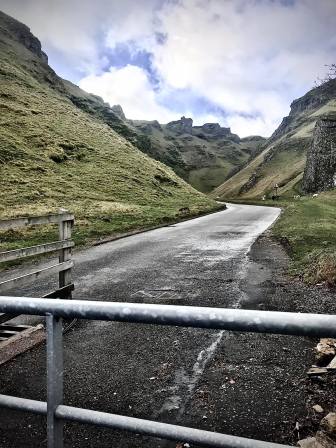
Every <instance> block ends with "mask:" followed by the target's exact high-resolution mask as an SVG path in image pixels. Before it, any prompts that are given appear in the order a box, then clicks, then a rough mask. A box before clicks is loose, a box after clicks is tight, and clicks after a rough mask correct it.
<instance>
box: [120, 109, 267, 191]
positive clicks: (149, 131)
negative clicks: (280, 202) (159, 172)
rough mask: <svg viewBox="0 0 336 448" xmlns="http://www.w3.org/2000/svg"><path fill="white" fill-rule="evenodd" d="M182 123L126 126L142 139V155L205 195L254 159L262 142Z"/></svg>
mask: <svg viewBox="0 0 336 448" xmlns="http://www.w3.org/2000/svg"><path fill="white" fill-rule="evenodd" d="M183 120H184V117H182V119H181V120H177V121H176V122H173V123H176V124H175V125H174V126H170V123H168V124H167V125H162V124H159V123H158V122H157V121H141V120H127V123H128V124H129V125H130V126H131V127H132V128H133V129H134V130H135V132H137V133H139V134H140V135H142V136H143V142H144V143H145V144H144V145H143V147H142V148H141V149H142V150H143V151H144V152H145V153H147V154H149V155H150V156H151V157H153V158H154V159H156V160H160V161H162V162H164V163H165V164H167V165H168V166H170V167H172V168H173V169H174V171H175V172H176V173H177V174H178V175H179V176H181V177H183V179H185V180H187V181H188V182H189V183H190V184H191V185H192V186H193V187H195V188H197V189H198V190H200V191H203V192H205V193H208V192H210V191H212V190H213V189H214V188H215V187H217V186H218V185H220V184H221V183H222V182H223V180H225V179H227V178H228V177H230V176H231V175H233V174H234V172H236V171H237V170H239V169H240V168H241V167H242V166H243V165H245V164H246V163H247V162H248V161H249V160H250V159H251V158H253V157H255V155H256V154H258V153H259V152H260V150H261V147H262V145H263V144H264V142H265V139H264V138H263V137H259V136H252V137H246V138H244V139H240V138H239V137H238V135H235V134H232V133H231V131H230V129H229V128H221V127H220V126H219V125H218V124H216V123H207V124H205V125H203V126H191V124H190V127H188V128H187V127H185V128H184V126H183ZM186 120H190V121H192V120H191V119H186ZM139 147H140V146H139Z"/></svg>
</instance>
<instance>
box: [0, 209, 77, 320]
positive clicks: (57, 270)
mask: <svg viewBox="0 0 336 448" xmlns="http://www.w3.org/2000/svg"><path fill="white" fill-rule="evenodd" d="M73 223H74V215H73V214H71V213H68V212H65V213H59V214H54V215H47V216H32V217H27V218H14V219H7V220H2V221H0V231H7V230H16V229H20V228H26V227H29V226H37V225H47V224H58V228H59V241H54V242H51V243H46V244H40V245H37V246H31V247H24V248H20V249H14V250H8V251H4V252H0V263H3V262H8V261H13V260H19V259H21V258H26V257H32V256H35V255H45V254H49V253H52V252H58V255H59V263H57V264H53V265H51V266H47V267H44V268H41V269H38V270H36V271H33V272H30V273H28V274H24V275H21V276H18V277H15V278H11V279H8V280H5V281H2V282H0V294H1V293H3V292H5V291H8V290H11V289H15V288H19V287H22V286H24V285H26V284H27V283H28V282H30V281H34V280H37V279H40V278H45V277H48V276H50V275H53V274H58V276H59V279H58V284H59V287H58V289H57V290H56V291H52V292H49V293H48V294H46V295H45V297H60V298H63V299H65V298H67V299H71V294H72V290H73V283H72V275H71V268H72V267H73V262H72V260H71V250H72V247H74V245H75V243H74V242H73V241H72V240H71V230H72V226H73ZM13 317H15V316H13V315H4V314H1V315H0V323H3V322H6V321H7V320H9V319H12V318H13Z"/></svg>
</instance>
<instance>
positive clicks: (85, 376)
mask: <svg viewBox="0 0 336 448" xmlns="http://www.w3.org/2000/svg"><path fill="white" fill-rule="evenodd" d="M279 213H280V210H279V209H277V208H267V207H257V206H248V205H233V204H232V205H228V209H227V210H226V211H222V212H218V213H215V214H212V215H208V216H204V217H201V218H197V219H193V220H191V221H186V222H183V223H180V224H176V225H171V226H168V227H165V228H161V229H157V230H153V231H150V232H147V233H143V234H138V235H134V236H131V237H128V238H125V239H121V240H118V241H115V242H111V243H107V244H104V245H101V246H97V247H94V248H90V249H87V250H83V251H78V252H77V253H76V254H75V257H74V258H75V264H76V266H75V270H74V279H75V285H76V290H75V294H74V297H75V298H86V299H90V300H118V301H131V302H138V303H164V304H172V305H173V304H176V305H195V306H218V307H232V308H238V307H244V308H256V307H260V304H262V307H263V309H267V303H265V300H264V299H263V298H262V297H261V295H262V293H263V292H264V291H262V290H260V284H261V283H263V282H265V279H266V280H267V279H269V277H270V276H272V272H271V271H269V272H268V271H267V266H266V267H265V270H263V269H264V268H262V267H260V264H255V263H254V264H253V263H252V264H251V260H249V257H248V256H247V254H248V252H249V250H250V247H251V245H252V244H253V242H254V241H255V240H256V238H257V237H258V236H259V235H260V234H261V233H262V232H264V231H265V230H266V229H267V228H268V227H269V226H270V225H271V224H272V223H273V222H274V220H275V219H276V218H277V217H278V215H279ZM263 256H264V255H262V254H261V257H263ZM269 256H270V260H268V261H267V262H266V265H267V264H269V263H270V262H272V258H273V256H274V255H272V254H271V255H269ZM259 261H260V260H259ZM261 261H262V260H261ZM25 269H26V267H23V268H19V269H18V270H19V271H22V272H23V271H25ZM267 272H268V273H267ZM265 276H266V277H267V276H268V277H267V278H266V277H265ZM258 279H259V280H258ZM51 286H52V285H51V284H46V283H44V284H43V285H37V284H36V285H34V286H33V287H32V288H31V289H30V290H25V291H24V293H25V295H31V296H38V295H39V294H40V293H41V292H42V289H43V288H47V289H48V288H49V287H51ZM17 293H20V292H18V291H17ZM22 293H23V292H22ZM273 309H276V307H274V306H273ZM250 336H251V335H248V337H247V335H244V336H242V335H239V334H232V333H231V334H229V333H227V332H224V331H221V332H218V331H217V332H216V331H210V330H209V331H208V330H199V329H183V328H178V327H155V326H149V325H138V324H125V323H107V322H95V321H90V322H83V321H82V322H80V323H79V324H78V325H77V326H76V327H75V329H74V330H72V331H71V332H69V333H68V334H67V335H66V336H65V338H64V339H65V400H64V402H65V404H69V405H73V406H80V407H86V408H90V409H96V410H102V411H108V412H114V413H120V414H124V415H130V416H135V417H140V418H147V419H157V420H160V421H165V422H171V423H177V424H188V425H190V426H195V427H204V428H206V429H210V430H216V431H220V432H229V433H232V434H235V435H240V436H246V437H257V438H260V439H268V440H273V441H279V440H276V439H277V434H276V433H274V434H272V433H271V434H269V431H267V428H265V427H264V426H263V425H264V424H263V425H261V424H260V422H258V421H256V419H257V418H261V420H262V419H263V418H264V420H265V421H266V422H267V421H269V419H271V420H272V419H273V421H271V422H270V424H271V425H277V422H278V421H279V418H280V419H282V420H284V419H285V417H284V416H283V415H282V414H281V409H280V407H279V406H278V403H277V401H276V400H275V402H274V403H273V405H272V397H271V396H269V393H270V392H265V393H266V395H267V397H266V398H265V396H262V393H261V395H260V402H258V394H259V392H256V393H255V394H254V400H255V401H254V404H253V407H254V408H255V407H257V408H258V416H256V415H254V413H253V412H252V411H250V409H249V406H251V402H249V393H248V392H246V394H243V395H241V394H240V392H241V391H240V386H239V387H236V386H235V383H236V381H235V380H232V375H233V374H232V372H231V373H230V369H229V370H225V371H224V370H221V368H223V369H228V368H229V367H230V366H231V367H230V368H231V370H232V367H234V366H232V360H231V363H230V362H229V361H224V358H225V356H226V355H225V353H231V354H232V358H234V357H235V356H237V353H239V354H240V355H241V354H242V353H245V352H246V350H247V347H248V349H249V350H252V353H249V354H248V355H247V358H246V359H249V360H251V359H254V358H253V356H255V357H256V354H257V352H258V353H260V347H261V346H262V343H261V342H260V341H265V336H263V335H253V337H254V339H253V343H252V342H251V341H252V339H251V337H250ZM270 337H271V338H272V336H270ZM258 338H259V339H258ZM275 338H276V339H272V340H271V342H270V344H273V345H271V346H268V348H269V349H270V347H273V349H272V350H273V352H274V347H278V346H279V344H281V347H282V346H283V345H286V344H287V345H289V346H290V345H291V342H289V340H288V338H287V339H283V340H279V338H281V336H280V337H279V336H276V337H275ZM279 341H280V342H279ZM251 344H252V347H251ZM258 347H259V349H258ZM305 347H306V345H305V346H304V348H305ZM258 350H259V351H258ZM302 353H303V352H302ZM219 354H220V356H219ZM246 359H245V360H244V365H245V367H246V365H247V364H248V361H246ZM214 362H215V364H214ZM236 362H238V361H236ZM263 363H264V365H269V359H268V360H267V359H266V361H265V359H261V360H259V361H258V368H254V369H252V370H250V371H248V374H247V377H248V379H249V381H250V380H251V381H252V383H253V381H254V380H255V381H259V379H257V377H258V376H259V377H260V372H261V371H262V370H261V369H262V366H263ZM275 363H276V365H277V366H278V364H279V362H278V360H275ZM222 364H223V365H224V364H225V365H224V367H223V366H222V367H221V365H222ZM236 367H238V365H237V366H236ZM245 367H244V369H245V370H246V368H245ZM240 370H242V369H240ZM245 370H244V371H245ZM270 371H271V372H274V366H271V370H270ZM223 372H224V373H223ZM285 374H287V373H285ZM223 375H224V376H223ZM225 375H227V376H225ZM251 375H252V376H251ZM253 375H254V376H253ZM263 378H264V377H263ZM265 381H266V382H265ZM222 383H225V384H227V387H228V388H230V387H231V386H232V387H231V389H230V391H229V397H230V398H229V401H227V402H226V400H227V398H225V397H226V395H225V392H226V391H225V389H226V386H225V387H223V384H222ZM266 383H267V379H265V378H264V379H263V381H262V385H261V387H262V389H265V387H266ZM271 383H272V384H273V383H274V378H273V379H271ZM263 384H264V385H265V387H263ZM0 387H1V391H2V393H4V394H9V395H16V396H23V397H27V398H33V399H40V400H45V398H46V397H45V395H46V390H45V350H44V347H43V346H40V347H36V348H35V349H33V350H31V351H30V352H28V353H26V354H24V355H21V356H20V357H18V358H17V359H15V360H13V361H12V362H10V363H8V364H7V365H5V366H3V367H2V368H1V369H0ZM272 387H273V386H272ZM252 388H253V385H252ZM211 390H213V391H214V397H213V399H212V400H210V399H209V393H210V391H211ZM235 390H236V392H235ZM265 391H267V387H266V389H265ZM222 393H224V395H223V394H222ZM237 394H238V395H237ZM239 394H240V395H239ZM271 394H272V392H271ZM280 394H281V391H280ZM235 400H236V402H235ZM244 400H245V401H244ZM265 400H266V401H267V406H266V408H267V415H266V414H265V415H264V414H263V408H264V407H265ZM272 406H273V407H272ZM291 406H292V405H291V404H290V407H291ZM266 408H265V409H266ZM272 409H273V410H272ZM248 410H249V411H250V412H248ZM265 412H266V410H265ZM288 412H289V411H288ZM235 418H236V419H237V421H238V423H237V424H232V420H233V419H235ZM44 424H45V422H44V419H43V418H42V417H38V416H33V415H29V414H27V415H26V414H19V413H15V412H12V411H10V412H9V411H0V447H4V448H12V447H13V448H14V447H15V448H20V447H25V448H29V447H37V446H38V447H39V446H41V447H42V446H46V442H45V432H44ZM175 445H176V444H173V443H171V442H166V441H160V440H158V439H151V438H145V437H142V436H138V435H132V434H126V433H121V432H118V431H111V430H105V429H98V428H90V427H87V426H79V425H77V424H71V425H66V443H65V446H66V447H84V448H85V447H109V448H110V447H111V446H115V447H120V448H131V447H132V448H136V447H150V448H151V447H168V446H169V447H172V446H174V447H175Z"/></svg>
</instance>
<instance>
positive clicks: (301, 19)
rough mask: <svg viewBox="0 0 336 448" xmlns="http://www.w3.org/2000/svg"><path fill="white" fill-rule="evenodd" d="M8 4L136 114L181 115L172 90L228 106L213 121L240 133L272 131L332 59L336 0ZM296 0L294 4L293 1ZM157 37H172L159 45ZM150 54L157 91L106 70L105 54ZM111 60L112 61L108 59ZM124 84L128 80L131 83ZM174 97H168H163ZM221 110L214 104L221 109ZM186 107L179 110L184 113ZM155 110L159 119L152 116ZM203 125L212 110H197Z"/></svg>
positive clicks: (90, 81)
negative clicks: (124, 48) (120, 50)
mask: <svg viewBox="0 0 336 448" xmlns="http://www.w3.org/2000/svg"><path fill="white" fill-rule="evenodd" d="M284 3H285V2H283V1H281V0H178V1H171V0H142V1H137V0H123V2H120V1H119V0H96V1H95V2H91V1H89V0H70V1H69V0H58V1H57V2H54V1H52V0H25V1H22V0H2V4H3V6H2V7H3V9H4V10H5V12H8V13H10V14H13V15H14V16H15V17H17V18H19V19H21V20H23V21H24V22H25V23H27V24H28V25H29V26H31V28H32V30H33V32H34V33H36V34H37V36H38V37H39V38H40V39H41V40H42V41H43V43H44V45H45V46H46V47H47V50H48V48H49V47H50V48H55V49H56V50H57V51H59V52H60V53H61V54H63V55H65V57H66V58H67V60H68V61H69V64H73V65H75V66H77V67H81V70H84V72H85V76H84V79H83V80H82V82H81V86H82V87H84V86H86V87H84V88H86V90H90V89H91V90H92V91H93V92H95V93H98V94H100V95H101V96H103V97H104V98H105V99H106V100H107V101H109V102H111V103H117V102H119V103H120V104H121V105H122V106H123V107H124V109H125V111H126V115H129V116H130V117H131V116H132V115H133V117H132V118H144V119H146V118H150V119H153V118H157V119H159V120H161V121H167V120H169V119H172V118H176V117H177V116H178V115H179V114H177V113H175V112H174V113H172V112H170V109H173V108H174V105H173V103H174V90H176V89H184V90H189V91H190V95H191V96H192V95H193V96H199V97H203V98H205V99H207V100H208V101H209V102H210V103H212V104H213V105H214V106H215V108H216V107H217V108H218V109H223V110H224V111H225V112H226V116H227V118H226V119H223V118H222V117H223V115H222V114H218V116H216V115H215V116H214V119H215V121H219V122H221V123H222V124H223V125H225V124H226V125H230V126H231V127H232V130H233V131H234V132H237V133H238V134H240V135H242V136H243V135H248V134H257V133H261V134H264V135H269V134H270V133H271V132H272V131H273V130H274V129H275V127H276V126H277V125H278V124H279V122H280V121H281V119H282V117H283V116H284V115H286V114H287V113H288V111H289V104H290V102H291V101H292V100H293V99H295V98H297V97H298V96H300V95H302V94H303V93H305V91H307V90H309V89H310V88H311V87H312V86H313V82H314V80H315V79H316V78H317V76H321V75H322V73H323V71H324V65H325V64H328V63H332V62H335V60H334V57H335V56H334V55H335V48H336V33H335V19H336V1H335V0H321V1H319V2H317V1H316V0H294V1H293V2H291V3H290V4H289V5H287V6H286V5H285V4H284ZM288 3H289V2H288ZM156 33H160V35H161V36H164V37H165V38H164V39H163V40H162V41H161V42H160V43H158V42H157V39H156ZM118 44H126V45H128V46H129V49H131V50H132V51H137V50H146V51H147V52H150V53H151V55H152V63H153V66H154V68H155V70H156V72H157V75H158V77H159V78H160V88H155V89H154V88H153V87H152V85H151V83H150V82H149V80H148V78H147V75H146V72H145V71H144V70H143V69H141V68H140V67H138V69H137V68H136V67H130V66H128V67H124V68H121V69H116V68H111V69H110V70H109V71H108V72H106V73H102V69H103V67H104V65H106V61H107V59H106V56H107V55H108V50H110V51H111V50H113V49H114V48H115V47H116V46H117V45H118ZM111 64H113V60H112V61H111ZM126 80H127V82H126ZM167 92H172V93H171V103H172V104H169V103H167V101H165V107H163V106H162V101H161V99H162V98H163V97H165V98H167ZM215 108H214V109H215ZM189 109H190V106H189V104H187V103H186V104H185V107H184V109H183V110H181V111H180V112H181V113H180V114H181V115H182V114H187V113H188V110H189ZM154 114H157V115H154ZM193 115H194V117H193V118H194V119H195V122H197V123H199V121H200V120H201V119H203V117H204V116H206V115H208V113H207V111H202V110H195V109H194V110H193Z"/></svg>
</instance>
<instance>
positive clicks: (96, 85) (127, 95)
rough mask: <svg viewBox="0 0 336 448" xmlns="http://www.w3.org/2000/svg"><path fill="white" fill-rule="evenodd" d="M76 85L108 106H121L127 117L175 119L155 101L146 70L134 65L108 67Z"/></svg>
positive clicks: (156, 99)
mask: <svg viewBox="0 0 336 448" xmlns="http://www.w3.org/2000/svg"><path fill="white" fill-rule="evenodd" d="M79 86H80V87H81V88H82V89H84V90H86V91H87V92H90V93H94V94H96V95H99V96H101V97H103V98H104V99H105V101H107V102H109V103H110V105H114V104H120V105H122V108H123V110H124V113H125V115H126V117H127V118H131V119H142V120H154V119H157V120H160V121H161V122H163V123H165V122H168V121H171V120H173V119H175V118H176V114H174V113H172V112H171V111H170V110H169V109H167V108H165V107H163V106H161V105H160V104H159V102H158V98H157V95H156V92H155V91H154V89H153V87H152V85H151V84H150V82H149V80H148V77H147V74H146V72H145V71H144V70H143V69H141V68H140V67H137V66H134V65H127V66H126V67H123V68H121V69H116V68H113V67H111V68H110V70H109V71H108V72H105V73H103V74H101V75H89V76H87V77H85V78H83V79H82V80H81V81H80V83H79Z"/></svg>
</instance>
